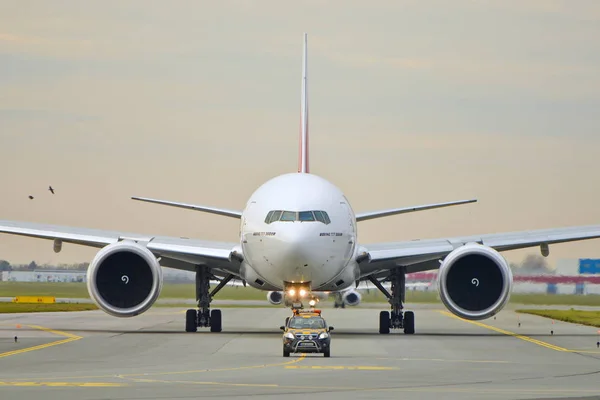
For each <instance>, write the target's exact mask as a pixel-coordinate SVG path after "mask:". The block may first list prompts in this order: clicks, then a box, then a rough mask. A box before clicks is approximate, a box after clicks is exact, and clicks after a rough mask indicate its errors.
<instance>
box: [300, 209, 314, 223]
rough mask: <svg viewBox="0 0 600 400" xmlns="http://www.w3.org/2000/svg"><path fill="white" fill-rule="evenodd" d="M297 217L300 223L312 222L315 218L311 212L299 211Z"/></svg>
mask: <svg viewBox="0 0 600 400" xmlns="http://www.w3.org/2000/svg"><path fill="white" fill-rule="evenodd" d="M298 217H299V220H300V221H314V220H315V216H314V215H313V212H312V211H300V212H299V213H298Z"/></svg>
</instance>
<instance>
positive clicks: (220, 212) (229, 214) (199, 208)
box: [132, 196, 242, 219]
mask: <svg viewBox="0 0 600 400" xmlns="http://www.w3.org/2000/svg"><path fill="white" fill-rule="evenodd" d="M132 199H133V200H138V201H145V202H146V203H154V204H160V205H163V206H171V207H179V208H186V209H188V210H194V211H203V212H207V213H210V214H217V215H222V216H225V217H231V218H237V219H240V218H242V212H241V211H236V210H228V209H225V208H216V207H208V206H200V205H197V204H188V203H179V202H176V201H167V200H156V199H149V198H147V197H136V196H134V197H132Z"/></svg>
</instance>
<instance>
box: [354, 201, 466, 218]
mask: <svg viewBox="0 0 600 400" xmlns="http://www.w3.org/2000/svg"><path fill="white" fill-rule="evenodd" d="M476 201H477V199H471V200H458V201H449V202H446V203H434V204H424V205H420V206H412V207H402V208H390V209H388V210H379V211H370V212H363V213H358V214H356V222H360V221H366V220H369V219H374V218H382V217H389V216H390V215H397V214H406V213H410V212H415V211H424V210H433V209H434V208H442V207H450V206H458V205H460V204H468V203H475V202H476Z"/></svg>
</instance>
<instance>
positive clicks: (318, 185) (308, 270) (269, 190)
mask: <svg viewBox="0 0 600 400" xmlns="http://www.w3.org/2000/svg"><path fill="white" fill-rule="evenodd" d="M270 211H276V212H279V211H281V212H285V211H291V212H293V213H294V214H292V213H286V214H285V215H284V217H283V218H281V220H277V221H273V222H270V223H268V222H269V221H266V218H267V216H268V215H269V212H270ZM306 211H308V212H309V213H304V214H302V212H306ZM315 211H318V212H325V213H326V217H325V222H322V221H318V220H316V218H315V216H316V214H315V213H314V212H315ZM311 212H313V213H311ZM296 213H298V214H296ZM277 215H279V214H277ZM319 216H320V214H319ZM286 217H287V218H286ZM294 217H295V218H294ZM285 219H288V220H285ZM291 219H294V220H291ZM309 219H314V220H309ZM356 233H357V232H356V218H355V215H354V211H353V210H352V207H351V206H350V203H349V202H348V200H347V199H346V197H345V196H344V194H343V193H342V192H341V190H340V189H338V188H337V187H336V186H334V185H333V184H331V183H330V182H328V181H327V180H325V179H323V178H321V177H319V176H316V175H313V174H308V173H305V174H298V173H290V174H284V175H280V176H277V177H275V178H273V179H271V180H269V181H267V182H266V183H264V184H263V185H262V186H260V187H259V188H258V189H257V190H256V191H255V192H254V193H253V194H252V196H251V197H250V199H249V200H248V203H247V204H246V208H245V209H244V211H243V214H242V218H241V229H240V236H241V238H240V240H241V246H242V250H243V254H244V262H243V264H242V268H241V275H242V277H243V279H245V280H246V282H247V283H248V284H249V285H250V286H253V287H255V288H259V289H263V290H286V288H287V287H289V286H290V285H292V284H294V285H298V284H304V285H302V286H303V287H304V288H305V289H306V290H307V291H324V290H336V291H337V290H343V289H345V288H348V287H349V286H351V285H352V284H354V282H355V280H356V279H357V278H358V276H359V269H358V264H357V263H356V262H355V261H354V260H355V258H356V257H355V255H356V251H357V245H356V241H357V234H356Z"/></svg>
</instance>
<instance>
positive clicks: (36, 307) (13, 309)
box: [0, 303, 98, 314]
mask: <svg viewBox="0 0 600 400" xmlns="http://www.w3.org/2000/svg"><path fill="white" fill-rule="evenodd" d="M97 309H98V307H96V305H95V304H81V303H64V304H61V303H53V304H37V303H35V304H26V303H0V314H8V313H32V312H57V311H88V310H97Z"/></svg>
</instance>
